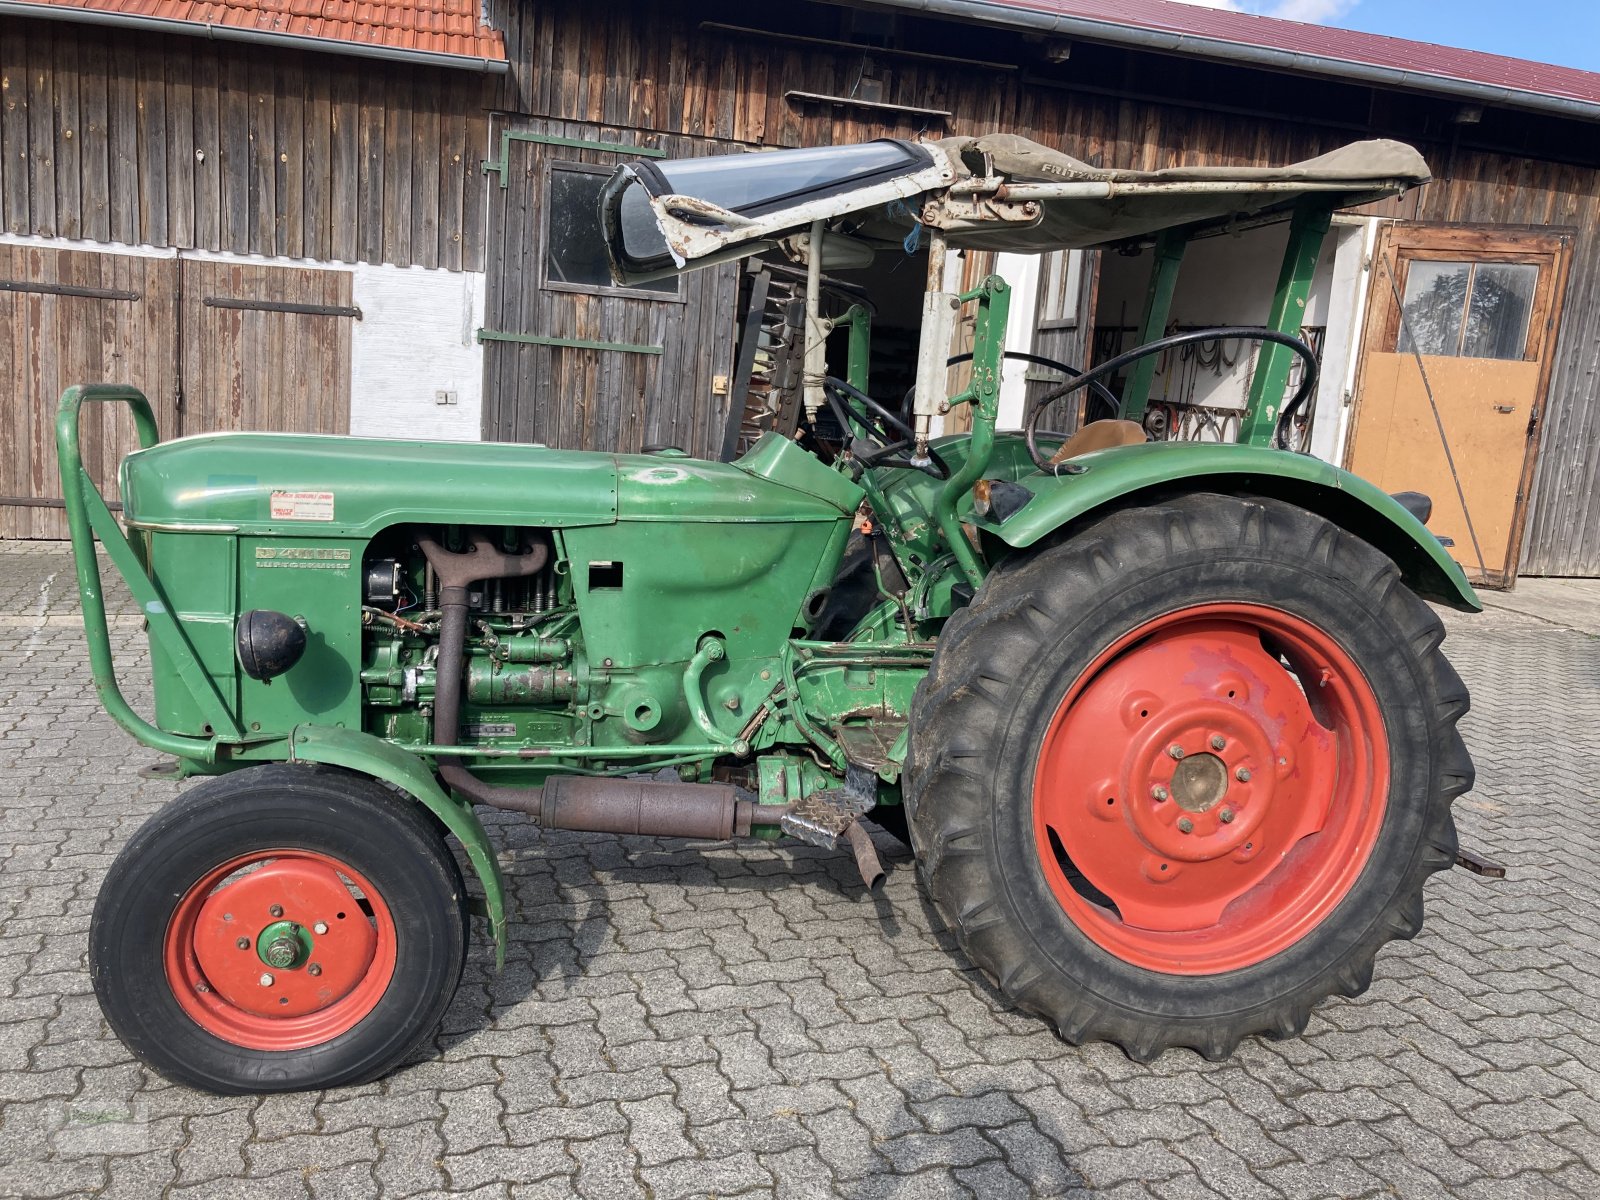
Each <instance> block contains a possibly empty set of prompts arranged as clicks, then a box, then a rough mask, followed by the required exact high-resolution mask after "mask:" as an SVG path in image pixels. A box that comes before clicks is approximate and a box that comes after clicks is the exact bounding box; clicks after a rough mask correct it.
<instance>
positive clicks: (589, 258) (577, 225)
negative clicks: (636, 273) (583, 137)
mask: <svg viewBox="0 0 1600 1200" xmlns="http://www.w3.org/2000/svg"><path fill="white" fill-rule="evenodd" d="M607 178H608V177H607V176H605V175H593V174H590V173H589V172H588V171H559V170H557V171H551V172H550V195H549V200H548V203H549V205H550V235H549V242H548V244H547V246H546V249H545V279H546V280H547V281H549V282H550V283H569V284H572V285H574V286H575V287H595V288H609V287H615V286H616V285H615V284H614V283H612V282H611V268H610V267H609V266H608V265H607V264H606V244H605V239H604V237H602V236H601V233H600V189H601V188H603V187H605V184H606V179H607ZM631 286H633V287H635V288H637V289H639V290H642V291H648V292H665V293H667V294H668V295H672V294H675V293H676V292H677V290H678V281H677V279H676V278H673V279H662V280H658V281H656V282H655V283H640V284H633V285H631Z"/></svg>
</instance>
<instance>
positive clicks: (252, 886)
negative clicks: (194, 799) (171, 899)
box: [163, 849, 395, 1050]
mask: <svg viewBox="0 0 1600 1200" xmlns="http://www.w3.org/2000/svg"><path fill="white" fill-rule="evenodd" d="M291 955H292V957H291ZM163 957H164V965H165V968H166V973H167V983H168V984H169V985H170V986H171V988H172V991H173V994H174V995H175V996H176V997H177V1000H178V1004H179V1005H180V1006H181V1007H182V1008H183V1011H184V1012H186V1013H187V1014H188V1015H189V1016H190V1017H191V1018H192V1019H193V1020H194V1021H195V1023H196V1024H198V1025H199V1026H200V1027H201V1028H202V1029H204V1030H205V1031H206V1032H207V1033H210V1034H213V1035H215V1036H216V1037H219V1038H221V1039H222V1040H224V1041H226V1042H231V1043H233V1044H234V1045H236V1046H243V1047H246V1048H247V1049H251V1050H303V1049H305V1048H307V1047H309V1046H317V1045H321V1044H322V1043H323V1042H327V1041H330V1040H332V1039H333V1038H336V1037H338V1036H339V1035H340V1034H342V1033H344V1032H346V1031H347V1030H349V1029H352V1028H354V1027H355V1026H356V1025H357V1024H359V1023H360V1022H361V1021H362V1020H364V1019H365V1018H366V1017H367V1016H368V1015H370V1014H371V1012H372V1010H373V1009H374V1008H375V1007H377V1004H378V1001H379V1000H380V999H381V998H382V997H383V993H384V992H385V990H387V988H388V986H389V983H390V981H391V980H392V979H393V978H394V970H395V931H394V918H393V917H392V916H391V915H390V913H389V907H388V905H387V904H385V903H384V901H383V897H382V896H381V895H380V894H379V893H378V891H377V889H376V888H374V887H373V886H372V884H371V883H370V882H368V880H367V879H366V878H365V877H364V876H362V875H361V874H360V873H359V872H357V871H356V870H355V869H354V868H352V867H351V866H350V865H349V864H348V863H346V862H343V861H341V860H339V859H337V858H333V857H331V856H329V855H326V854H319V853H317V852H315V851H311V850H288V849H285V850H261V851H256V852H254V853H251V854H245V855H241V856H239V857H238V858H234V859H230V860H228V861H227V862H225V863H223V864H221V865H220V866H218V867H216V868H215V869H213V870H211V871H209V872H207V874H206V875H205V876H204V877H203V878H201V879H200V880H199V881H198V882H196V883H195V884H194V886H193V887H191V888H190V889H189V890H188V891H187V892H185V893H184V895H183V898H182V899H181V900H179V901H178V907H177V909H176V910H175V911H174V912H173V914H172V919H171V921H170V922H169V923H168V925H167V933H166V939H165V946H164V954H163Z"/></svg>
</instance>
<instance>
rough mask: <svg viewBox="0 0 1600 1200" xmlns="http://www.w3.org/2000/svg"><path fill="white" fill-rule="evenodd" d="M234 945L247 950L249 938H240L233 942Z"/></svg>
mask: <svg viewBox="0 0 1600 1200" xmlns="http://www.w3.org/2000/svg"><path fill="white" fill-rule="evenodd" d="M234 945H235V946H237V947H239V949H241V950H248V949H250V939H249V938H240V939H239V940H238V941H237V942H235V943H234Z"/></svg>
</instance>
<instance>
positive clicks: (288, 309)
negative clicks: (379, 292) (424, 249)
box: [200, 296, 361, 321]
mask: <svg viewBox="0 0 1600 1200" xmlns="http://www.w3.org/2000/svg"><path fill="white" fill-rule="evenodd" d="M200 303H202V304H204V305H205V306H206V307H207V308H240V309H244V310H245V311H247V312H280V313H298V314H299V315H301V316H305V317H354V318H355V319H356V320H357V321H359V320H361V310H360V309H359V308H357V307H356V306H355V305H354V304H296V303H293V302H292V301H288V300H247V299H244V298H243V297H239V296H207V297H205V299H203V300H201V301H200Z"/></svg>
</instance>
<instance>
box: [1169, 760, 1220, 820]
mask: <svg viewBox="0 0 1600 1200" xmlns="http://www.w3.org/2000/svg"><path fill="white" fill-rule="evenodd" d="M1227 794H1228V768H1227V767H1226V766H1225V765H1224V764H1223V761H1222V760H1221V759H1220V758H1218V757H1217V756H1216V755H1215V754H1196V755H1195V756H1194V757H1193V758H1186V759H1184V760H1183V761H1182V762H1181V763H1179V764H1178V769H1177V770H1176V771H1174V772H1173V773H1172V798H1173V800H1175V801H1176V802H1177V805H1178V807H1179V808H1181V809H1183V810H1184V811H1185V812H1192V813H1203V812H1207V811H1209V810H1210V809H1212V808H1215V807H1216V805H1217V804H1218V803H1219V802H1220V801H1221V800H1222V798H1223V797H1224V796H1226V795H1227Z"/></svg>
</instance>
